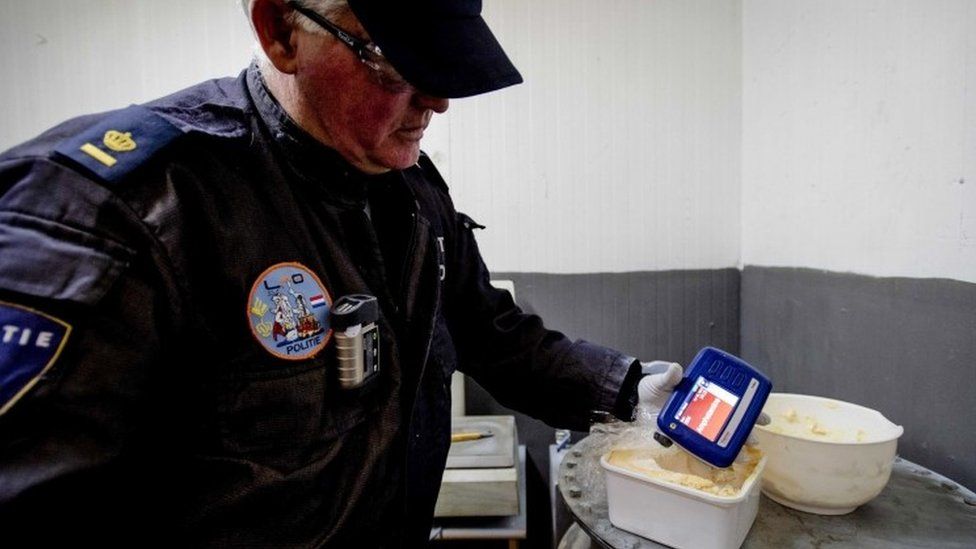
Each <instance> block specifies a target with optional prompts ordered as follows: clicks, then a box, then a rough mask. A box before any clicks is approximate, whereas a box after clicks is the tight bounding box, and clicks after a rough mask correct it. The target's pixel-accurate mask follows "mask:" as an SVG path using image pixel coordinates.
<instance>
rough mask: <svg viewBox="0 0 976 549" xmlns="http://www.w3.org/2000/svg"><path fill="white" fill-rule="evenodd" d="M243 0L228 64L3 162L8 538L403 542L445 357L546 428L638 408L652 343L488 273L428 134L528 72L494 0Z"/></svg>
mask: <svg viewBox="0 0 976 549" xmlns="http://www.w3.org/2000/svg"><path fill="white" fill-rule="evenodd" d="M246 4H247V6H246V7H247V8H248V13H249V14H250V19H251V23H252V25H253V28H254V32H255V35H256V37H257V39H258V41H259V43H260V47H261V51H262V52H263V55H262V56H260V57H261V59H260V60H259V61H258V62H256V63H255V64H254V65H252V66H251V67H250V68H248V69H247V70H245V71H244V72H243V73H242V74H241V75H240V76H239V77H238V78H236V79H223V80H214V81H209V82H205V83H202V84H200V85H197V86H195V87H192V88H189V89H187V90H184V91H181V92H178V93H176V94H174V95H171V96H168V97H164V98H162V99H159V100H156V101H153V102H150V103H148V104H145V105H141V106H133V107H130V108H127V109H123V110H119V111H115V112H110V113H105V114H99V115H93V116H85V117H81V118H77V119H74V120H71V121H68V122H65V123H64V124H61V125H59V126H57V127H55V128H54V129H52V130H49V131H47V132H45V133H44V134H43V135H41V136H40V137H38V138H36V139H34V140H32V141H29V142H27V143H25V144H23V145H20V146H18V147H16V148H14V149H12V150H10V151H8V152H6V153H5V154H3V155H2V156H0V182H2V183H0V193H2V194H0V246H2V258H3V259H2V261H0V326H2V329H3V333H2V343H0V524H2V529H0V530H2V531H3V532H4V534H5V537H6V539H7V540H8V541H9V540H11V539H13V538H12V536H13V534H12V532H13V531H16V530H24V531H25V532H27V533H28V534H29V536H30V537H29V538H27V539H30V540H31V541H32V542H37V541H39V540H42V539H47V538H57V539H60V538H63V539H68V540H79V539H88V538H93V539H100V540H108V541H113V542H125V543H130V544H133V545H144V544H146V543H151V544H155V543H161V542H163V541H166V542H175V543H179V544H190V545H248V546H323V545H327V546H337V547H352V546H356V547H373V546H401V545H405V546H414V545H419V544H422V543H423V542H424V540H426V539H427V537H428V533H429V529H430V521H431V515H432V510H433V507H434V502H435V499H436V496H437V492H438V487H439V482H440V478H441V475H442V471H443V467H444V462H445V459H446V455H447V451H448V446H449V429H450V418H449V410H450V394H449V384H450V375H451V373H452V372H453V371H454V370H455V369H456V367H460V368H461V369H462V370H463V371H465V372H467V373H469V374H470V375H472V376H473V377H474V378H475V379H477V380H478V381H479V383H481V384H482V385H483V386H485V387H486V388H487V389H488V390H489V391H491V392H492V394H494V395H495V396H496V397H497V398H498V399H499V400H500V401H501V402H503V403H505V404H507V405H509V406H512V407H514V408H517V409H519V410H522V411H524V412H526V413H528V414H531V415H533V416H535V417H538V418H541V419H543V420H545V421H547V422H548V423H550V424H553V425H558V426H565V427H571V428H576V429H585V428H586V427H587V418H588V415H589V414H590V412H591V411H592V410H603V411H609V412H612V413H614V414H615V415H617V416H619V417H621V418H629V417H631V414H632V411H633V408H634V404H635V401H636V398H637V397H636V394H637V390H636V387H637V381H638V379H639V378H640V373H641V368H640V363H639V362H637V361H636V360H634V359H633V358H630V357H626V356H623V355H622V354H620V353H618V352H616V351H613V350H610V349H607V348H604V347H600V346H597V345H593V344H590V343H586V342H582V341H578V342H575V343H574V342H572V341H569V340H567V339H566V338H565V337H564V336H563V335H562V334H560V333H558V332H553V331H549V330H547V329H545V328H544V327H543V325H542V322H541V321H540V319H539V318H537V317H535V316H531V315H526V314H524V313H522V311H520V310H519V309H518V308H517V307H516V306H515V305H514V303H513V302H512V299H511V297H510V295H509V294H508V293H506V292H501V291H497V290H495V289H493V288H492V287H491V286H490V285H489V282H488V271H487V269H486V268H485V266H484V264H483V263H482V261H481V258H480V255H479V252H478V249H477V245H476V243H475V239H474V235H473V233H472V231H473V230H474V229H476V228H479V227H480V226H479V225H478V224H477V223H475V222H474V221H472V220H471V219H470V218H469V217H467V216H465V215H464V214H461V213H458V212H456V211H455V209H454V206H453V204H452V203H451V199H450V197H449V195H448V188H447V185H446V184H445V183H444V181H443V180H442V179H441V177H440V175H439V174H438V173H437V170H436V169H435V168H434V165H433V164H432V163H431V162H430V160H429V159H428V158H426V157H425V156H424V155H423V154H422V153H421V152H420V148H419V146H420V140H421V137H422V136H423V134H424V130H425V128H426V127H427V125H428V123H429V122H430V120H431V117H432V116H433V115H434V114H435V113H442V112H444V111H445V110H447V108H448V98H453V97H464V96H470V95H475V94H479V93H484V92H488V91H491V90H495V89H498V88H502V87H505V86H509V85H512V84H516V83H518V82H520V81H521V76H520V75H519V73H518V72H517V71H516V69H515V68H514V67H513V66H512V64H511V63H510V62H509V60H508V58H507V57H506V56H505V54H504V52H503V51H502V50H501V48H500V46H499V45H498V43H497V42H496V41H495V39H494V37H493V36H492V34H491V32H490V31H489V30H488V28H487V26H486V25H485V23H484V21H483V20H482V19H481V17H480V7H481V6H480V1H477V0H466V1H461V0H429V1H424V2H405V1H402V0H400V1H397V2H394V1H389V2H383V1H376V0H355V1H354V0H349V5H347V4H345V2H344V1H341V0H324V1H323V0H320V1H318V2H313V1H311V0H305V2H293V1H285V0H251V1H250V2H249V3H246ZM349 296H359V297H352V298H351V301H348V302H346V305H344V306H343V307H339V308H336V307H334V305H335V304H336V302H337V301H338V300H339V299H340V298H343V297H349ZM362 296H372V297H373V298H375V300H370V299H369V298H364V297H362ZM364 299H365V300H366V301H365V303H367V306H364V307H363V308H362V310H361V311H360V313H361V314H362V318H359V320H358V321H351V322H349V319H348V318H346V317H343V316H342V315H344V314H346V313H348V312H349V311H351V310H352V309H353V307H352V306H351V305H350V304H351V303H361V302H364V301H362V300H364ZM357 300H359V301H357ZM357 314H359V313H357ZM370 315H372V318H367V317H369V316H370ZM347 316H348V315H347ZM340 321H341V322H343V323H344V324H343V325H342V327H341V328H336V329H333V325H334V324H335V325H336V326H338V324H336V323H339V322H340ZM350 327H353V328H356V329H349V328H350ZM357 338H358V339H357ZM350 342H351V343H350ZM343 344H350V345H352V344H358V345H364V347H363V348H362V349H365V350H364V351H360V352H362V353H363V355H356V354H355V353H353V354H351V355H350V354H348V350H347V351H337V349H338V348H340V347H342V345H343ZM350 348H352V347H350ZM356 348H357V349H358V347H356ZM343 352H345V353H346V354H345V355H343V360H350V361H351V362H350V363H351V364H352V365H353V366H354V367H362V366H363V364H365V365H366V367H365V369H364V370H362V371H358V372H357V371H354V372H353V373H355V374H356V375H355V376H353V377H352V378H350V377H342V376H340V375H339V369H340V367H341V365H340V356H339V355H340V354H341V353H343ZM364 355H365V356H364ZM357 361H358V362H357ZM344 364H345V363H344ZM346 367H347V370H344V371H347V372H348V371H349V370H348V364H346ZM350 380H351V381H350ZM22 539H23V538H22ZM5 543H6V542H5Z"/></svg>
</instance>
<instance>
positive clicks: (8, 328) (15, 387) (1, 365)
mask: <svg viewBox="0 0 976 549" xmlns="http://www.w3.org/2000/svg"><path fill="white" fill-rule="evenodd" d="M70 333H71V325H70V324H68V323H67V322H63V321H61V320H58V319H56V318H54V317H53V316H50V315H46V314H44V313H41V312H39V311H35V310H33V309H30V308H28V307H24V306H21V305H15V304H13V303H7V302H4V301H0V414H3V413H5V412H6V411H7V410H9V409H10V408H11V407H12V406H13V405H14V404H15V403H16V402H17V400H19V399H20V397H22V396H24V395H25V394H26V393H27V392H28V391H30V389H31V387H33V386H34V384H35V383H37V381H38V380H39V379H40V378H41V376H42V375H44V373H45V372H46V371H47V370H48V369H49V368H50V367H51V366H52V365H53V364H54V361H55V360H57V358H58V355H60V354H61V350H62V349H63V348H64V345H65V343H67V341H68V335H69V334H70Z"/></svg>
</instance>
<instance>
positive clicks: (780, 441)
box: [753, 393, 904, 515]
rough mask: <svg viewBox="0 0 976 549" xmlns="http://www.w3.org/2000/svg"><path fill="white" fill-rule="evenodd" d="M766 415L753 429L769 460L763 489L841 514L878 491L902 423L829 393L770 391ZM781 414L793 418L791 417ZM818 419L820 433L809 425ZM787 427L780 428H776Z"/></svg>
mask: <svg viewBox="0 0 976 549" xmlns="http://www.w3.org/2000/svg"><path fill="white" fill-rule="evenodd" d="M763 411H764V412H766V413H767V414H768V415H769V416H770V417H771V418H772V423H770V424H769V425H767V426H759V425H757V426H756V428H755V429H753V435H755V437H756V439H757V440H758V441H759V446H760V448H762V450H763V451H764V452H765V453H766V457H767V458H768V460H769V462H768V463H767V465H766V471H765V473H764V474H763V482H762V491H763V493H764V494H766V495H767V496H768V497H770V498H771V499H773V500H774V501H776V502H778V503H781V504H783V505H785V506H787V507H792V508H794V509H798V510H800V511H805V512H807V513H815V514H818V515H843V514H846V513H850V512H851V511H853V510H854V509H856V508H857V507H858V506H860V505H863V504H865V503H867V502H868V501H870V500H871V499H873V498H874V497H875V496H877V495H878V494H880V493H881V490H883V489H884V487H885V485H886V484H887V483H888V478H889V477H890V476H891V466H892V463H893V462H894V459H895V450H896V449H897V445H898V437H900V436H901V435H902V433H903V432H904V429H902V427H901V426H899V425H895V424H894V423H892V422H890V421H888V420H887V419H886V418H885V417H884V416H883V415H881V413H879V412H877V411H876V410H872V409H870V408H865V407H864V406H858V405H857V404H851V403H849V402H843V401H840V400H833V399H829V398H823V397H817V396H810V395H796V394H787V393H772V394H771V395H769V400H767V401H766V406H765V408H763ZM786 418H792V419H793V422H792V423H791V422H790V421H789V420H788V419H786ZM807 418H813V419H814V420H815V421H816V423H817V428H816V429H817V431H818V432H819V434H813V432H812V430H810V431H806V432H803V433H800V434H794V433H793V431H795V430H797V428H798V427H799V428H801V429H800V430H804V429H802V428H808V426H809V423H806V422H805V420H806V419H807ZM783 430H785V431H787V432H781V431H783Z"/></svg>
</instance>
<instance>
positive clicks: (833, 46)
mask: <svg viewBox="0 0 976 549" xmlns="http://www.w3.org/2000/svg"><path fill="white" fill-rule="evenodd" d="M743 21H744V22H743V36H744V46H743V58H744V61H743V67H744V69H743V74H744V78H743V81H744V99H743V101H744V119H743V178H742V179H743V183H742V187H743V198H742V203H743V235H742V245H743V252H742V255H743V262H744V263H745V264H752V265H769V266H797V267H813V268H819V269H826V270H833V271H853V272H857V273H862V274H869V275H880V276H909V277H939V278H954V279H958V280H963V281H969V282H976V86H974V83H976V38H974V34H973V29H974V28H976V2H972V1H971V0H937V1H933V0H898V1H894V0H872V1H862V2H849V1H846V0H830V1H819V2H812V1H804V0H789V1H785V0H746V2H745V4H744V16H743Z"/></svg>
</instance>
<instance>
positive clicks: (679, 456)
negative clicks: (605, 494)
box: [607, 446, 762, 497]
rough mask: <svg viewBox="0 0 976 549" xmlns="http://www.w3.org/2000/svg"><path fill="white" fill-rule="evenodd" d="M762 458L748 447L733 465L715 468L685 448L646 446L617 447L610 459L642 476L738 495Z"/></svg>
mask: <svg viewBox="0 0 976 549" xmlns="http://www.w3.org/2000/svg"><path fill="white" fill-rule="evenodd" d="M761 458H762V452H760V451H759V450H758V449H757V448H754V447H751V446H746V447H743V449H742V455H740V459H739V461H736V462H735V463H733V465H732V466H731V467H728V468H725V469H719V468H717V467H712V466H711V465H708V464H706V463H704V462H702V461H699V460H698V459H697V458H695V457H694V456H692V455H691V454H689V453H687V452H686V451H684V450H682V449H681V448H679V447H678V446H672V447H671V448H667V449H665V448H660V447H647V448H625V449H615V450H613V451H611V452H610V455H609V456H608V458H607V461H608V462H609V463H610V464H611V465H615V466H617V467H620V468H621V469H626V470H627V471H631V472H633V473H637V474H639V475H642V476H645V477H650V478H654V479H658V480H663V481H665V482H669V483H672V484H678V485H680V486H685V487H688V488H692V489H695V490H700V491H702V492H706V493H709V494H713V495H717V496H730V497H731V496H736V495H738V494H739V491H740V490H741V489H742V485H743V484H744V483H745V481H746V479H748V478H749V475H751V474H752V472H753V470H755V468H756V465H757V464H758V463H759V460H760V459H761Z"/></svg>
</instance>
